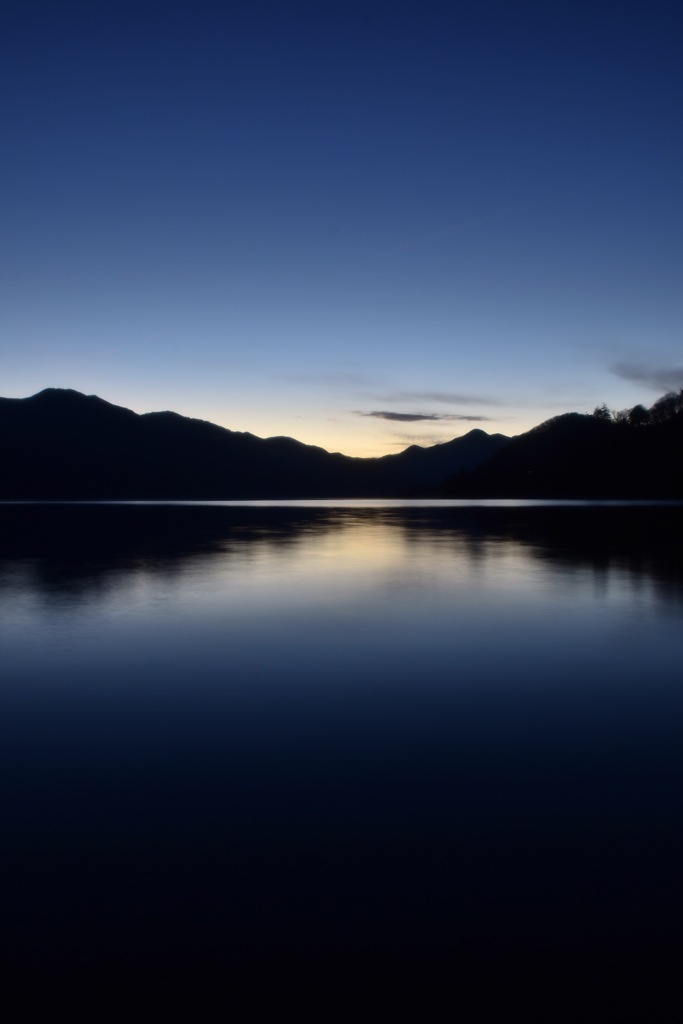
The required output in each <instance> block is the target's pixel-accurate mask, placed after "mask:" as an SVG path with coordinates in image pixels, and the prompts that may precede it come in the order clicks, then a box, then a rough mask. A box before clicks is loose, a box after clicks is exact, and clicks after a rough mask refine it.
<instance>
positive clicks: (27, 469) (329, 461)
mask: <svg viewBox="0 0 683 1024" xmlns="http://www.w3.org/2000/svg"><path fill="white" fill-rule="evenodd" d="M0 439H1V440H0V452H1V456H0V457H1V459H2V474H1V479H0V498H2V499H5V500H8V499H14V500H21V499H26V500H69V499H71V500H88V499H92V500H107V499H120V500H125V499H140V500H143V499H152V500H154V499H156V500H174V499H176V500H182V499H185V500H188V499H194V500H230V499H232V500H249V499H278V498H360V497H401V496H403V495H407V494H410V493H414V492H415V491H416V490H421V489H431V490H435V489H437V488H438V487H439V486H440V485H441V484H442V482H443V481H444V480H445V479H446V478H448V477H451V476H453V475H454V474H457V473H459V472H460V471H462V470H472V469H474V468H475V467H476V466H478V465H479V464H480V463H482V462H484V461H485V460H487V459H489V458H490V457H491V456H492V455H493V454H495V453H496V452H497V451H499V450H500V449H501V448H502V447H504V446H505V445H506V444H507V443H508V441H509V438H507V437H505V436H504V435H502V434H494V435H489V434H486V433H485V432H484V431H482V430H472V431H470V432H469V433H468V434H466V435H464V436H463V437H459V438H456V439H455V440H453V441H449V442H447V443H445V444H440V445H434V446H433V447H431V448H418V447H417V446H413V447H411V448H408V449H406V450H405V451H404V452H401V453H399V454H397V455H388V456H384V457H382V458H369V459H368V458H365V459H363V458H352V457H350V456H346V455H341V454H338V453H337V454H332V453H330V452H327V451H325V450H324V449H323V448H318V447H316V446H314V445H306V444H302V443H301V442H299V441H296V440H294V439H293V438H290V437H271V438H267V439H264V438H259V437H256V436H255V435H254V434H250V433H241V432H238V431H233V430H227V429H225V428H224V427H219V426H216V425H215V424H213V423H208V422H206V421H204V420H197V419H190V418H188V417H185V416H180V415H178V414H177V413H173V412H154V413H146V414H144V415H138V414H137V413H134V412H132V411H131V410H129V409H124V408H121V407H120V406H116V405H112V404H110V403H109V402H105V401H104V400H103V399H101V398H98V397H97V396H96V395H88V396H86V395H83V394H81V393H80V392H78V391H73V390H69V389H57V388H48V389H46V390H45V391H41V392H39V393H38V394H37V395H33V396H32V397H30V398H21V399H17V398H2V399H0Z"/></svg>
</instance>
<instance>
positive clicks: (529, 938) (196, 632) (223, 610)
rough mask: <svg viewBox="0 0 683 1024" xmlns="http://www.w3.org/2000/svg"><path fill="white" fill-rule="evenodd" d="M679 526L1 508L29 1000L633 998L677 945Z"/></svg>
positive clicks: (284, 507)
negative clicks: (353, 995) (562, 986)
mask: <svg viewBox="0 0 683 1024" xmlns="http://www.w3.org/2000/svg"><path fill="white" fill-rule="evenodd" d="M682 512H683V509H682V508H681V507H680V506H676V505H669V506H666V505H660V506H653V505H645V504H644V505H641V506H630V505H627V504H625V505H608V504H605V505H585V504H581V503H574V504H570V505H563V504H553V503H545V504H544V503H536V504H533V503H523V502H521V503H520V502H517V503H515V502H507V503H506V502H481V503H466V502H441V503H433V504H431V503H429V502H417V503H413V504H410V503H401V502H362V503H355V504H354V503H353V502H340V503H336V504H335V503H332V502H320V503H317V504H316V503H314V502H302V503H290V504H284V503H281V504H271V505H268V504H266V503H251V504H241V505H240V504H234V503H227V504H220V503H211V504H194V505H192V504H180V503H179V504H158V505H154V504H150V505H145V504H125V503H122V504H111V505H106V504H104V505H100V504H91V505H89V504H76V505H40V504H33V505H20V504H14V505H10V504H6V505H4V506H2V507H0V523H1V525H2V539H1V541H0V609H1V617H0V622H1V626H0V629H1V642H2V661H3V666H4V668H3V683H2V691H1V695H0V732H1V733H2V759H3V778H4V780H5V783H6V786H5V790H6V795H5V798H4V800H3V818H2V821H3V834H4V840H3V844H2V846H3V851H2V871H3V878H4V879H5V882H6V893H5V897H4V901H3V903H4V905H3V933H4V936H3V961H4V964H5V966H6V968H7V972H8V977H10V978H12V979H13V980H14V981H15V982H16V983H17V984H20V985H23V986H25V989H26V990H27V991H28V990H31V991H33V992H34V993H35V992H36V991H39V992H41V993H42V994H43V996H44V998H45V999H46V1001H47V1002H48V1004H49V1005H52V1006H54V1005H58V1003H55V1000H57V1001H58V1000H59V999H68V998H69V997H70V995H73V991H74V989H75V988H77V989H78V990H79V991H91V994H92V998H93V999H98V998H101V995H102V992H104V991H107V992H110V991H118V992H119V994H120V992H121V990H125V988H126V986H130V988H131V991H132V989H133V981H132V980H131V979H134V980H135V985H136V986H137V984H138V983H139V982H140V980H141V979H144V982H145V985H146V986H147V988H148V989H149V990H151V991H153V992H156V993H157V996H158V997H159V998H162V996H163V995H164V994H166V995H167V994H168V992H169V991H175V987H176V986H180V987H182V986H183V985H184V986H185V988H186V989H187V990H188V991H193V992H194V993H195V995H196V993H197V992H198V991H205V990H206V988H207V986H209V985H212V984H213V985H215V982H216V979H217V978H221V979H223V982H222V983H224V984H225V986H226V990H227V991H228V992H233V993H234V992H236V991H237V988H238V987H239V986H241V987H242V989H244V987H245V986H246V987H249V986H251V988H250V991H252V992H254V991H256V990H257V989H258V987H259V985H263V984H271V985H272V984H274V981H273V979H274V978H275V977H276V976H277V977H278V978H280V983H281V984H282V985H287V984H290V985H291V986H292V987H293V990H294V991H300V987H301V986H302V985H303V986H304V987H306V988H307V989H311V988H312V987H313V986H314V983H318V984H319V985H320V986H321V991H325V992H326V993H327V995H323V996H322V997H321V998H323V999H331V998H332V997H331V996H330V994H329V993H330V991H332V989H330V988H329V985H332V984H333V982H332V981H329V980H328V982H326V984H327V985H328V987H327V988H326V989H323V987H322V986H323V982H322V980H321V979H323V978H325V979H331V978H334V979H336V984H339V978H343V979H344V981H343V985H342V988H345V989H346V990H347V993H348V990H349V988H351V989H352V988H353V984H354V980H355V979H356V978H358V977H360V976H361V975H363V976H364V977H366V979H367V977H368V976H371V977H372V978H374V980H375V981H376V982H377V984H378V985H379V981H378V979H383V980H382V982H381V985H382V986H384V987H383V989H382V991H383V993H384V995H383V996H382V997H381V998H383V999H384V1000H385V1001H386V998H387V992H392V993H397V992H399V991H401V992H403V991H404V989H405V988H406V986H407V987H410V984H411V983H413V984H414V989H415V990H416V991H417V990H418V989H420V986H424V979H425V978H426V977H429V979H430V981H429V984H430V985H435V986H438V987H439V991H440V992H443V991H448V992H449V993H450V998H451V999H452V1000H453V1007H454V1008H457V1005H458V1000H459V999H461V998H462V996H461V995H459V993H462V992H463V991H464V987H463V986H465V985H469V986H470V987H471V982H472V978H473V977H476V978H477V979H478V982H477V984H481V985H482V986H483V987H482V989H481V991H482V992H483V993H484V995H482V999H483V998H484V997H485V990H486V986H487V985H488V984H491V983H495V984H499V985H500V984H503V980H502V979H507V982H510V981H511V979H519V978H521V977H524V978H526V979H527V981H528V979H529V978H530V977H536V978H537V979H538V978H539V972H540V974H543V973H544V972H545V973H546V974H548V972H554V971H558V970H560V968H562V969H563V970H565V971H566V969H567V965H570V966H571V971H573V972H574V982H575V983H576V981H577V978H578V977H579V976H581V977H588V976H590V977H591V978H592V979H593V980H595V979H596V978H597V979H598V980H600V979H602V990H601V991H602V995H601V996H600V998H601V999H603V1000H604V1001H605V1005H613V1001H614V999H615V992H619V994H620V998H623V999H624V1000H625V1001H627V1000H626V996H625V993H627V992H630V987H629V985H630V981H631V980H632V979H633V977H634V976H635V975H637V974H638V972H641V974H644V972H648V977H650V976H653V977H654V974H653V972H659V971H663V972H666V971H667V970H668V969H669V968H670V967H672V966H675V964H676V963H677V954H678V950H680V945H681V942H680V940H681V921H682V920H683V884H682V880H681V875H682V871H681V864H683V817H682V814H681V810H682V806H681V805H682V794H683V743H682V742H681V737H682V735H683V672H682V671H681V666H682V665H683V549H682V533H683V531H681V523H682ZM558 977H559V975H558ZM302 978H304V979H305V981H302V980H301V979H302ZM226 979H227V980H226ZM245 979H249V981H248V983H247V982H246V981H245ZM255 979H256V980H255ZM293 979H298V980H297V981H294V980H293ZM387 979H388V980H387ZM605 979H611V980H609V981H605ZM507 982H506V983H507ZM533 984H534V985H535V987H537V988H539V990H540V981H539V980H537V981H536V982H534V983H533ZM387 986H388V988H387ZM380 987H381V986H380ZM334 991H336V990H334ZM653 991H654V990H653V989H650V995H649V997H648V998H649V999H650V1003H649V1004H648V1017H649V1019H650V1020H660V1019H662V1020H663V1019H669V1018H667V1017H665V1015H664V1013H665V1011H664V1009H663V1007H662V1006H660V1008H659V1011H658V1010H657V1005H659V1004H657V1005H655V1004H656V1001H657V998H658V997H657V996H656V995H653ZM290 995H291V993H290ZM423 996H424V991H423V990H422V996H421V997H420V998H422V997H423ZM131 998H132V997H131ZM378 998H379V997H378ZM552 998H553V999H555V1001H557V999H558V995H557V989H556V990H555V995H554V996H553V997H552ZM629 998H630V996H629ZM652 1000H654V1003H653V1002H652ZM228 1001H229V1000H228ZM380 1001H381V1000H380ZM601 1005H602V1004H601ZM323 1016H324V1015H323ZM556 1016H557V1005H555V1010H554V1012H553V1013H551V1014H550V1016H549V1017H548V1019H552V1018H553V1017H556ZM466 1019H484V1017H481V1018H480V1017H476V1018H475V1017H472V1018H470V1017H467V1018H466ZM487 1019H488V1018H487ZM508 1019H509V1015H508ZM582 1019H600V1020H608V1019H612V1018H611V1017H609V1016H608V1015H605V1014H603V1016H599V1017H595V1018H592V1017H590V1016H585V1017H583V1018H582ZM614 1019H617V1018H616V1017H615V1018H614ZM618 1019H620V1020H622V1019H627V1018H626V1017H623V1016H620V1017H619V1018H618ZM629 1019H630V1018H629ZM639 1019H644V1018H642V1017H641V1018H639ZM672 1019H674V1018H673V1017H672Z"/></svg>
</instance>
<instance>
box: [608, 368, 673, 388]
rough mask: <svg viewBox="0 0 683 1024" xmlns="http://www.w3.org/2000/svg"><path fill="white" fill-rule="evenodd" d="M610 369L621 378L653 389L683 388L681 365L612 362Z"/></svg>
mask: <svg viewBox="0 0 683 1024" xmlns="http://www.w3.org/2000/svg"><path fill="white" fill-rule="evenodd" d="M610 370H611V372H612V373H614V374H615V375H616V376H617V377H621V378H622V379H623V380H630V381H633V383H634V384H643V385H644V386H645V387H648V388H653V389H654V390H655V391H660V392H662V391H678V389H679V388H683V366H648V365H646V364H645V363H614V365H613V366H610Z"/></svg>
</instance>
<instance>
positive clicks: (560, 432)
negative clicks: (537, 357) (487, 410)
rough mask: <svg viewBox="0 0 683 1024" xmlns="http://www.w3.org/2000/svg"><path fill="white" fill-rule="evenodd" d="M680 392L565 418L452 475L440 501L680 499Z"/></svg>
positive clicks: (549, 422)
mask: <svg viewBox="0 0 683 1024" xmlns="http://www.w3.org/2000/svg"><path fill="white" fill-rule="evenodd" d="M682 455H683V392H682V393H681V394H680V395H676V394H675V393H671V394H670V395H665V396H663V398H661V399H659V401H658V402H656V403H655V404H654V406H653V407H652V409H651V410H649V411H648V410H645V409H643V407H642V406H636V407H635V409H632V410H630V411H627V412H626V413H621V414H616V415H613V414H611V413H610V412H609V410H608V409H606V408H605V407H604V406H602V407H600V408H598V409H596V410H595V412H594V413H593V414H592V415H583V414H580V413H575V412H574V413H565V414H564V415H561V416H556V417H554V418H552V419H550V420H546V421H545V422H544V423H541V424H540V425H539V426H537V427H534V428H533V429H532V430H530V431H528V432H527V433H525V434H520V435H519V436H517V437H513V438H512V439H511V440H510V443H509V444H508V445H506V446H505V448H504V449H502V450H501V451H499V452H497V453H496V454H495V455H493V456H492V458H491V459H489V460H488V461H486V462H483V463H481V464H480V465H478V466H476V467H473V468H472V469H467V468H465V469H464V470H463V471H459V472H458V473H457V474H455V475H454V476H453V477H452V478H451V479H449V480H447V481H446V482H445V483H444V485H443V487H442V488H441V491H440V493H441V495H442V496H443V497H478V498H480V497H490V498H595V499H629V498H631V499H633V498H635V499H638V498H641V499H644V498H659V499H681V498H683V458H682Z"/></svg>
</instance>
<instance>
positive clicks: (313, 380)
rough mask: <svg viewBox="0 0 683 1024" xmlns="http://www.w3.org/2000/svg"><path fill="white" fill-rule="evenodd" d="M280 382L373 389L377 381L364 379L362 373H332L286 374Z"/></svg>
mask: <svg viewBox="0 0 683 1024" xmlns="http://www.w3.org/2000/svg"><path fill="white" fill-rule="evenodd" d="M281 379H282V380H288V381H294V382H296V383H297V384H310V385H311V386H312V387H329V388H348V387H351V388H359V387H362V388H367V387H373V386H374V385H375V384H376V383H377V381H376V380H375V379H374V378H372V377H366V376H364V375H363V374H362V373H344V372H341V371H339V372H337V371H332V372H331V373H288V374H283V375H282V377H281Z"/></svg>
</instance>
